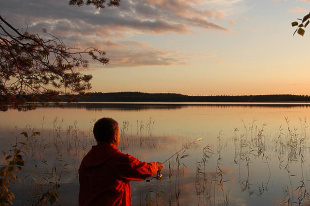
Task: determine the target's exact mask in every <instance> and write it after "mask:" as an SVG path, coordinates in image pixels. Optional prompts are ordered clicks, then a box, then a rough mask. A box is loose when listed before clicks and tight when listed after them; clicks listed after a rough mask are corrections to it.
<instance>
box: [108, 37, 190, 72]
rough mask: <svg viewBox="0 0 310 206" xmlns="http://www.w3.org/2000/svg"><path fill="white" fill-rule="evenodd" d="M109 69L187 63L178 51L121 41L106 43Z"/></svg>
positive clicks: (183, 55)
mask: <svg viewBox="0 0 310 206" xmlns="http://www.w3.org/2000/svg"><path fill="white" fill-rule="evenodd" d="M105 45H106V51H107V54H108V55H107V57H109V58H110V60H111V61H110V64H109V65H108V66H109V67H137V66H155V65H156V66H161V65H182V64H185V63H186V62H187V59H186V57H185V54H182V53H183V52H181V51H178V50H163V49H159V48H155V47H153V46H151V45H150V44H148V43H145V42H137V41H122V42H117V43H116V42H111V41H110V42H107V43H106V44H105Z"/></svg>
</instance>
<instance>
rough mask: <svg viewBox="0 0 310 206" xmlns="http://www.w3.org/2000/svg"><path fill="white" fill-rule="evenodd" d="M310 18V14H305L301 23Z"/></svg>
mask: <svg viewBox="0 0 310 206" xmlns="http://www.w3.org/2000/svg"><path fill="white" fill-rule="evenodd" d="M309 18H310V13H309V14H307V15H306V16H304V18H303V19H302V23H304V22H305V21H307V20H308V19H309Z"/></svg>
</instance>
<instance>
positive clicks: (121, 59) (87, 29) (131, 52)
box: [0, 0, 241, 67]
mask: <svg viewBox="0 0 310 206" xmlns="http://www.w3.org/2000/svg"><path fill="white" fill-rule="evenodd" d="M240 1H241V0H234V1H228V0H223V1H221V2H222V3H224V4H225V5H228V4H229V2H233V3H236V2H240ZM210 2H211V3H212V6H210V7H206V5H209V4H210ZM215 2H216V1H213V2H212V1H209V0H207V1H199V0H195V1H187V0H169V1H164V0H128V1H122V2H121V5H120V7H118V8H115V7H109V8H104V9H101V10H98V9H96V8H95V7H94V6H82V7H77V6H69V5H68V1H66V0H53V1H42V0H27V1H24V0H10V1H0V13H1V15H2V17H4V18H5V19H7V20H8V21H9V22H10V23H11V24H12V25H13V26H16V27H18V28H19V29H20V31H26V30H28V31H29V32H31V33H40V32H41V30H42V28H45V29H46V30H47V31H48V32H49V33H51V34H53V35H55V36H57V37H58V38H60V39H62V40H63V41H64V42H65V43H66V44H67V45H69V46H72V47H76V48H86V47H89V46H95V47H99V48H102V49H103V50H104V51H106V52H107V53H108V55H110V59H111V64H110V67H116V66H127V67H132V66H145V65H172V64H184V63H185V58H184V57H183V56H182V55H180V56H179V55H178V54H179V53H180V51H174V50H169V51H168V50H163V49H159V48H156V47H154V46H151V45H150V44H149V43H145V42H140V43H139V42H138V41H136V42H134V41H124V40H123V39H126V38H128V37H130V36H138V35H159V34H165V33H169V34H187V33H190V32H191V31H193V29H196V28H199V29H203V30H216V31H220V32H230V31H231V30H230V29H229V28H226V27H224V26H222V25H220V24H218V23H216V20H220V19H223V18H224V17H225V16H226V14H225V12H224V11H223V10H219V9H217V7H215V6H214V5H215ZM17 5H18V6H17ZM112 40H113V41H112ZM116 42H117V43H116ZM120 43H121V44H120Z"/></svg>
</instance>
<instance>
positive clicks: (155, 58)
mask: <svg viewBox="0 0 310 206" xmlns="http://www.w3.org/2000/svg"><path fill="white" fill-rule="evenodd" d="M68 2H69V0H53V1H48V0H27V1H25V0H10V1H0V14H1V16H2V17H3V18H5V19H6V20H7V21H8V22H10V23H11V24H12V25H14V26H15V27H17V28H19V30H20V31H26V30H27V31H28V32H31V33H36V34H41V33H42V29H43V28H44V29H46V30H47V32H48V33H51V34H53V35H54V36H56V37H58V38H60V39H61V40H63V42H64V43H65V44H66V45H67V46H70V47H72V48H73V47H74V48H77V49H81V50H83V49H85V48H87V47H97V48H99V49H102V50H104V51H105V52H106V57H108V58H109V59H110V62H109V64H108V65H99V64H98V63H96V62H90V66H89V68H88V69H87V70H83V71H81V72H83V73H85V74H92V75H93V79H92V90H91V91H92V92H135V91H139V92H149V93H180V94H186V95H263V94H297V95H310V59H309V58H308V48H309V45H310V31H308V32H306V34H305V36H303V37H302V36H299V35H295V36H293V33H294V31H295V28H293V27H292V26H291V22H292V21H295V20H297V18H302V17H303V16H304V15H306V14H307V13H308V12H309V10H310V0H193V1H187V0H165V1H164V0H122V1H121V4H120V6H119V7H107V8H104V9H96V8H95V7H94V6H82V7H78V6H69V4H68Z"/></svg>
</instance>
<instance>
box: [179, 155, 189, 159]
mask: <svg viewBox="0 0 310 206" xmlns="http://www.w3.org/2000/svg"><path fill="white" fill-rule="evenodd" d="M187 156H189V155H188V154H185V155H182V157H181V158H180V159H183V158H185V157H187Z"/></svg>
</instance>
